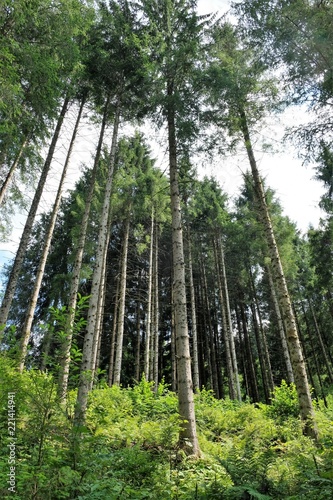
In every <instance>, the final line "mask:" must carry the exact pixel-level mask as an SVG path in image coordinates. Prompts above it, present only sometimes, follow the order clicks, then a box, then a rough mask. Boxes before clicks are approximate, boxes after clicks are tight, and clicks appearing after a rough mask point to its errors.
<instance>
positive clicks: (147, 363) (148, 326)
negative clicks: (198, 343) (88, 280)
mask: <svg viewBox="0 0 333 500" xmlns="http://www.w3.org/2000/svg"><path fill="white" fill-rule="evenodd" d="M153 250H154V211H153V209H152V213H151V226H150V244H149V264H148V266H149V268H148V291H147V315H146V338H145V357H144V374H145V377H146V380H149V373H150V371H151V362H150V354H151V353H150V350H151V345H150V344H151V310H152V307H151V306H152V289H153Z"/></svg>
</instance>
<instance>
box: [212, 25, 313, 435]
mask: <svg viewBox="0 0 333 500" xmlns="http://www.w3.org/2000/svg"><path fill="white" fill-rule="evenodd" d="M215 50H216V52H215V54H214V55H215V60H214V61H213V62H212V64H211V66H210V68H209V70H208V75H209V78H210V81H211V87H212V99H213V101H214V102H215V103H216V104H219V105H220V106H221V108H222V110H221V111H222V113H221V114H222V120H221V121H223V120H225V121H224V123H225V124H226V125H227V126H228V128H229V133H231V134H232V135H237V134H240V136H241V138H242V140H243V144H244V147H245V150H246V153H247V156H248V160H249V164H250V167H251V173H252V177H253V184H254V189H255V196H256V202H257V209H258V218H259V220H260V224H261V227H262V230H263V232H264V235H265V239H266V243H267V251H268V255H269V257H270V261H271V267H272V274H273V280H274V283H275V285H276V293H277V297H278V301H279V305H280V309H281V314H282V317H283V321H284V323H285V326H286V336H287V342H288V347H289V352H290V358H291V363H292V367H293V371H294V377H295V385H296V388H297V393H298V399H299V405H300V414H301V418H302V420H303V422H304V432H305V433H306V434H307V435H309V436H311V437H313V438H316V437H317V428H316V425H315V422H314V410H313V406H312V400H311V393H310V387H309V383H308V378H307V373H306V367H305V361H304V358H303V353H302V349H301V345H300V342H299V337H298V333H297V327H296V322H295V318H294V313H293V310H292V305H291V300H290V295H289V291H288V287H287V282H286V278H285V274H284V271H283V267H282V262H281V258H280V253H279V250H278V247H277V244H276V239H275V234H274V230H273V226H272V221H271V217H270V213H269V210H268V205H267V200H266V195H265V191H264V188H263V183H262V180H261V177H260V174H259V170H258V166H257V162H256V159H255V154H254V150H253V146H252V141H251V133H250V127H251V124H252V123H255V122H256V121H258V119H259V118H261V117H262V115H263V113H264V111H265V100H264V97H266V99H267V98H268V97H269V96H271V99H272V96H274V87H272V84H271V82H269V81H268V80H265V79H264V78H263V69H264V68H263V67H262V65H261V64H260V63H258V62H257V61H256V60H255V59H254V58H253V57H252V59H251V52H249V51H246V50H242V49H240V48H239V42H238V39H237V36H236V33H235V32H234V29H233V28H231V26H228V25H224V26H222V28H221V31H219V32H217V44H216V49H215ZM259 95H261V97H262V100H261V102H258V101H256V100H255V99H256V98H258V96H259ZM268 104H270V101H268ZM223 111H224V113H225V114H224V116H223ZM221 114H218V113H217V114H216V120H217V122H218V121H219V119H220V117H221Z"/></svg>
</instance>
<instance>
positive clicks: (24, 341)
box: [19, 98, 85, 373]
mask: <svg viewBox="0 0 333 500" xmlns="http://www.w3.org/2000/svg"><path fill="white" fill-rule="evenodd" d="M84 103H85V98H84V99H82V101H81V104H80V108H79V113H78V116H77V119H76V122H75V126H74V130H73V133H72V138H71V141H70V144H69V147H68V152H67V156H66V160H65V164H64V168H63V171H62V174H61V179H60V182H59V186H58V191H57V195H56V199H55V202H54V205H53V209H52V213H51V219H50V223H49V227H48V228H47V232H46V235H45V242H44V247H43V250H42V255H41V258H40V261H39V264H38V269H37V272H36V279H35V283H34V287H33V290H32V293H31V297H30V300H29V304H28V308H27V312H26V316H25V320H24V325H23V328H22V334H21V335H22V336H21V345H20V362H19V371H20V372H21V373H22V372H23V369H24V363H25V358H26V355H27V349H28V343H29V339H30V331H31V326H32V322H33V319H34V314H35V310H36V305H37V300H38V295H39V291H40V287H41V285H42V280H43V276H44V271H45V266H46V261H47V258H48V256H49V252H50V247H51V241H52V237H53V232H54V228H55V224H56V220H57V216H58V212H59V207H60V203H61V198H62V193H63V188H64V183H65V179H66V175H67V170H68V166H69V160H70V157H71V154H72V151H73V146H74V143H75V139H76V135H77V131H78V128H79V124H80V120H81V116H82V112H83V107H84Z"/></svg>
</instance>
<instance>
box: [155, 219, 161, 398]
mask: <svg viewBox="0 0 333 500" xmlns="http://www.w3.org/2000/svg"><path fill="white" fill-rule="evenodd" d="M158 239H159V231H158V224H157V222H155V258H154V278H155V280H154V281H155V284H154V293H155V299H154V339H155V340H154V341H155V344H154V390H155V392H157V389H158V354H159V323H160V312H159V286H158V284H159V280H158Z"/></svg>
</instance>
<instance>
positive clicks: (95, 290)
mask: <svg viewBox="0 0 333 500" xmlns="http://www.w3.org/2000/svg"><path fill="white" fill-rule="evenodd" d="M119 118H120V102H119V100H118V102H117V104H116V111H115V120H114V127H113V135H112V144H111V150H110V155H109V166H108V176H107V180H106V185H105V193H104V203H103V208H102V213H101V220H100V226H99V234H98V244H97V251H96V264H95V269H94V273H93V278H92V286H91V297H90V301H89V310H88V318H87V331H86V335H85V337H84V342H83V351H82V363H81V372H80V381H79V390H78V396H77V402H76V408H75V421H76V422H77V423H79V424H80V423H82V422H83V421H84V419H85V414H86V409H87V402H88V393H89V388H90V385H91V379H92V371H93V362H94V359H93V352H94V340H95V336H94V332H95V327H96V315H97V308H98V295H99V290H100V283H101V280H102V270H103V269H102V268H103V265H102V264H103V256H104V249H105V246H106V243H107V240H108V233H109V227H108V222H109V213H110V203H111V190H112V181H113V172H114V163H115V154H116V147H117V141H118V128H119Z"/></svg>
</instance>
